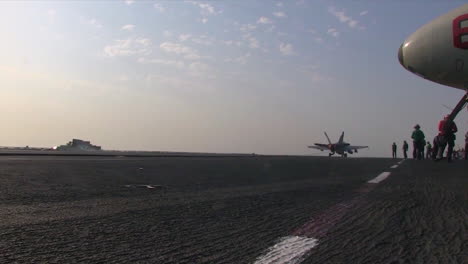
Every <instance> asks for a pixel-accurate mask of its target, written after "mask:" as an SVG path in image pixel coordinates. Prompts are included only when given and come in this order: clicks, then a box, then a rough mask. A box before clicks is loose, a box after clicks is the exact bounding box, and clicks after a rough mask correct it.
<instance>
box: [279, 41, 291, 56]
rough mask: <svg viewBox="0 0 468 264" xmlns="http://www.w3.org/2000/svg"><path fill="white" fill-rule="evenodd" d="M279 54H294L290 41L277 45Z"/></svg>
mask: <svg viewBox="0 0 468 264" xmlns="http://www.w3.org/2000/svg"><path fill="white" fill-rule="evenodd" d="M279 50H280V52H281V54H283V55H285V56H288V55H293V54H294V49H293V46H292V45H291V44H290V43H281V44H280V46H279Z"/></svg>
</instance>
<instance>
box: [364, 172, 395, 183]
mask: <svg viewBox="0 0 468 264" xmlns="http://www.w3.org/2000/svg"><path fill="white" fill-rule="evenodd" d="M390 174H391V173H390V172H388V171H384V172H382V173H380V174H379V176H377V177H375V178H374V179H372V180H370V181H368V183H379V182H381V181H383V180H385V179H387V177H388V176H390Z"/></svg>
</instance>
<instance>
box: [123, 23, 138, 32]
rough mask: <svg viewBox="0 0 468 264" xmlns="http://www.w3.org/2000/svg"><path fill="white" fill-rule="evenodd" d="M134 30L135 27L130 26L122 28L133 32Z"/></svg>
mask: <svg viewBox="0 0 468 264" xmlns="http://www.w3.org/2000/svg"><path fill="white" fill-rule="evenodd" d="M134 29H135V25H131V24H128V25H124V26H122V30H128V31H133V30H134Z"/></svg>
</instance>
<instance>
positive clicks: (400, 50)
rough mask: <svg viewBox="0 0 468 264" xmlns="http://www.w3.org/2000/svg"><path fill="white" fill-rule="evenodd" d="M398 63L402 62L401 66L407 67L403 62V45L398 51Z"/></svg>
mask: <svg viewBox="0 0 468 264" xmlns="http://www.w3.org/2000/svg"><path fill="white" fill-rule="evenodd" d="M398 61H400V64H401V66H403V67H405V63H404V61H403V44H401V45H400V48H399V49H398ZM405 68H406V67H405Z"/></svg>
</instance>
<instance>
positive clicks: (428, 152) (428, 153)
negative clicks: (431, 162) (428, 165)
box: [426, 141, 432, 159]
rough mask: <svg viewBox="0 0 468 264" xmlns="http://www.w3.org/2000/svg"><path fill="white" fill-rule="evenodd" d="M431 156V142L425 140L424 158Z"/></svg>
mask: <svg viewBox="0 0 468 264" xmlns="http://www.w3.org/2000/svg"><path fill="white" fill-rule="evenodd" d="M430 158H432V145H431V142H429V141H428V142H427V144H426V159H430Z"/></svg>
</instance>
